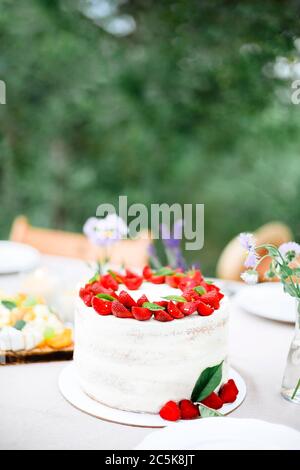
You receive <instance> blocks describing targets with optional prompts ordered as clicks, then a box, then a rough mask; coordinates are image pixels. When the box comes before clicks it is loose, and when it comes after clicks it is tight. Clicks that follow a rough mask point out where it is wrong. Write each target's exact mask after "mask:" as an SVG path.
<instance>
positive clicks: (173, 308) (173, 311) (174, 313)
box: [167, 301, 184, 318]
mask: <svg viewBox="0 0 300 470" xmlns="http://www.w3.org/2000/svg"><path fill="white" fill-rule="evenodd" d="M167 308H168V313H169V314H170V315H171V317H173V318H184V314H183V313H182V312H181V311H180V310H179V308H178V307H177V305H176V304H174V302H172V301H170V302H168V307H167Z"/></svg>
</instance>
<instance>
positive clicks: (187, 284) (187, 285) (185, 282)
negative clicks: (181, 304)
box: [178, 277, 199, 291]
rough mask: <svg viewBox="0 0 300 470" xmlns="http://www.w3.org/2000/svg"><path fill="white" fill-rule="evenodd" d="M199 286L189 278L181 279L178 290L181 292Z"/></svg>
mask: <svg viewBox="0 0 300 470" xmlns="http://www.w3.org/2000/svg"><path fill="white" fill-rule="evenodd" d="M197 286H199V283H198V282H197V281H196V280H194V279H191V278H190V277H181V278H180V282H179V285H178V288H179V289H180V290H182V291H184V290H186V289H192V288H193V287H197Z"/></svg>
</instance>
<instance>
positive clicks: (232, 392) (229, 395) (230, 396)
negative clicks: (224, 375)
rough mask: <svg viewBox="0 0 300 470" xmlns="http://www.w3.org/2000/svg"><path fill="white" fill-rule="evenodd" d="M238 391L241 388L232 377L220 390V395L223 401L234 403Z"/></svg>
mask: <svg viewBox="0 0 300 470" xmlns="http://www.w3.org/2000/svg"><path fill="white" fill-rule="evenodd" d="M238 393H239V390H238V388H237V386H236V384H235V381H234V380H232V379H230V380H228V382H227V383H226V384H224V385H223V387H222V388H221V390H220V391H219V397H220V398H221V400H222V401H223V403H233V402H234V401H235V400H236V397H237V396H238Z"/></svg>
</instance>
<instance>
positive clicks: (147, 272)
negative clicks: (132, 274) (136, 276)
mask: <svg viewBox="0 0 300 470" xmlns="http://www.w3.org/2000/svg"><path fill="white" fill-rule="evenodd" d="M143 277H144V279H147V280H148V279H150V278H151V277H152V269H151V268H150V266H145V267H144V269H143Z"/></svg>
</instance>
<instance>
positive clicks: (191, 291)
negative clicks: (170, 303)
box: [183, 288, 200, 302]
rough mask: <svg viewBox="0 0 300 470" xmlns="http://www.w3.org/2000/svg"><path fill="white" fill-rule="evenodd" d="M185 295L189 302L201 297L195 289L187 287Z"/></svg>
mask: <svg viewBox="0 0 300 470" xmlns="http://www.w3.org/2000/svg"><path fill="white" fill-rule="evenodd" d="M183 297H184V298H185V299H186V300H187V301H188V302H193V301H195V300H199V299H200V295H199V294H197V292H196V291H194V289H190V288H187V289H185V290H184V291H183Z"/></svg>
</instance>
